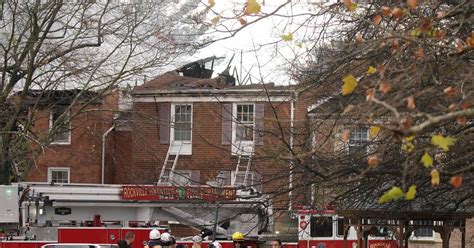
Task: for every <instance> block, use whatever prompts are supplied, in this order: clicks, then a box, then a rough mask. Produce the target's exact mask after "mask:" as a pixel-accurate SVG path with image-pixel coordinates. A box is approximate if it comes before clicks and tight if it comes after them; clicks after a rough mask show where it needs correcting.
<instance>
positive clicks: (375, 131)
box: [370, 126, 380, 138]
mask: <svg viewBox="0 0 474 248" xmlns="http://www.w3.org/2000/svg"><path fill="white" fill-rule="evenodd" d="M379 132H380V127H379V126H371V127H370V137H372V138H373V137H377V135H378V134H379Z"/></svg>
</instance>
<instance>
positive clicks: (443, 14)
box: [436, 11, 446, 19]
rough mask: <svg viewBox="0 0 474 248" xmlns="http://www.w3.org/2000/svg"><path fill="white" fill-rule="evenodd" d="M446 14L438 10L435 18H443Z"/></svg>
mask: <svg viewBox="0 0 474 248" xmlns="http://www.w3.org/2000/svg"><path fill="white" fill-rule="evenodd" d="M445 16H446V12H444V11H439V12H437V13H436V18H438V19H443V18H444V17H445Z"/></svg>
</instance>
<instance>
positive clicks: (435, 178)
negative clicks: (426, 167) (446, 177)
mask: <svg viewBox="0 0 474 248" xmlns="http://www.w3.org/2000/svg"><path fill="white" fill-rule="evenodd" d="M430 174H431V186H433V187H436V186H438V185H439V172H438V170H437V169H433V170H432V171H431V173H430Z"/></svg>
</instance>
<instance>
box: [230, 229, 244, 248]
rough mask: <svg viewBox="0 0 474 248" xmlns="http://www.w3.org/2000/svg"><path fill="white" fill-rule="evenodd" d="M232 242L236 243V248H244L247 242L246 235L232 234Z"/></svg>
mask: <svg viewBox="0 0 474 248" xmlns="http://www.w3.org/2000/svg"><path fill="white" fill-rule="evenodd" d="M232 241H233V243H234V248H242V247H243V246H244V242H245V237H244V234H243V233H241V232H235V233H234V234H232Z"/></svg>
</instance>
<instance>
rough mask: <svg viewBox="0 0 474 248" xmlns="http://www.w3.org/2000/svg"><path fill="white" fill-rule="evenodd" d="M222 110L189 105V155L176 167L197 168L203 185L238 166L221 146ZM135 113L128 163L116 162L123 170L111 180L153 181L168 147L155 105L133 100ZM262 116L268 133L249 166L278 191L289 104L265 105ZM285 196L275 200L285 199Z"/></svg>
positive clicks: (284, 168) (283, 182)
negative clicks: (190, 138) (191, 126)
mask: <svg viewBox="0 0 474 248" xmlns="http://www.w3.org/2000/svg"><path fill="white" fill-rule="evenodd" d="M221 111H222V105H221V103H202V102H195V103H193V133H192V137H193V139H192V155H190V156H186V155H181V156H180V157H179V160H178V165H177V167H176V169H177V170H200V181H201V183H206V182H207V181H211V180H214V179H215V177H216V176H217V174H218V173H219V171H222V170H225V171H231V170H235V167H236V164H237V157H236V156H232V155H231V152H230V149H231V146H230V145H222V144H221V135H222V133H221V132H222V130H221V128H222V127H221V125H222V121H221ZM133 114H134V121H133V123H134V124H133V128H132V131H131V139H132V142H131V144H132V149H131V150H132V154H131V158H132V162H131V163H123V164H120V165H118V164H116V166H119V167H120V168H117V167H116V168H115V170H116V171H122V172H123V171H125V172H124V173H122V175H121V176H116V177H115V180H114V183H118V184H121V183H132V182H133V183H138V184H140V183H143V184H152V183H156V182H157V180H158V177H159V174H160V171H161V167H162V165H163V161H164V159H165V156H166V153H167V150H168V147H169V145H168V144H160V143H159V128H160V125H159V124H160V121H161V120H159V119H158V117H159V104H156V103H135V104H134V113H133ZM264 114H265V117H264V126H265V131H266V132H268V133H266V134H265V139H264V145H263V146H257V154H258V155H257V156H255V158H254V163H253V165H252V167H253V170H255V171H257V172H258V173H260V174H262V175H263V176H264V179H263V180H264V182H265V185H264V190H265V191H266V192H272V191H281V190H282V189H284V188H286V187H287V178H288V158H289V156H288V149H287V144H288V141H289V125H290V122H289V120H290V103H289V102H285V103H273V107H272V106H271V105H270V104H269V103H265V110H264ZM277 117H278V118H277ZM277 119H278V121H277ZM280 127H282V128H283V131H281V130H280ZM124 147H126V146H124ZM286 195H287V194H282V196H281V197H280V198H281V199H278V200H275V201H276V202H282V203H284V201H285V199H287V196H286Z"/></svg>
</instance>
